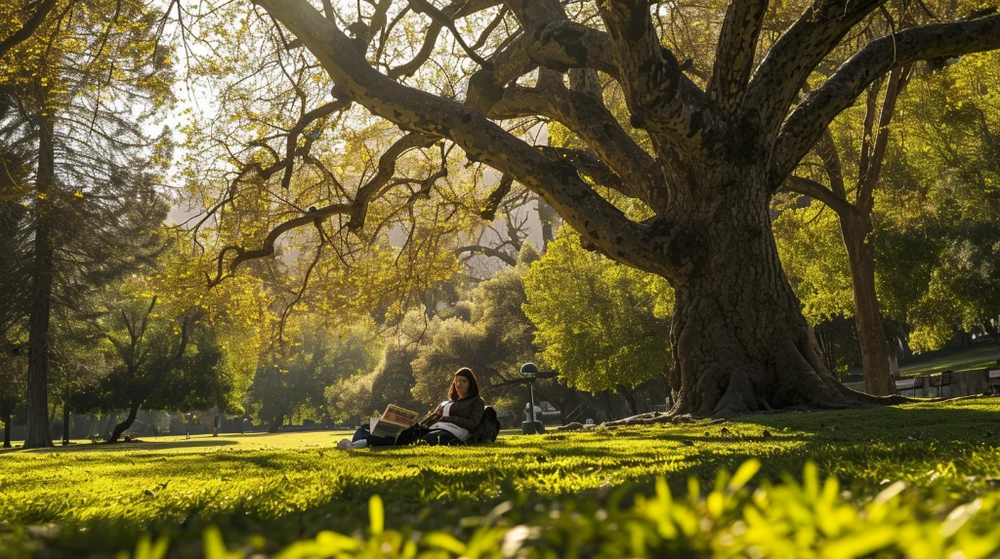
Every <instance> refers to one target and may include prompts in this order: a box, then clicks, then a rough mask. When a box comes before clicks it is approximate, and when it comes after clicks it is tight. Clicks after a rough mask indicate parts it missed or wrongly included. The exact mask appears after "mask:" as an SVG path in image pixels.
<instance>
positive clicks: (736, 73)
mask: <svg viewBox="0 0 1000 559" xmlns="http://www.w3.org/2000/svg"><path fill="white" fill-rule="evenodd" d="M767 4H768V1H767V0H734V1H732V2H730V3H729V9H728V10H726V18H725V20H724V21H723V22H722V30H721V31H720V33H719V44H718V47H717V49H716V51H715V67H714V68H713V70H712V79H711V80H709V82H708V88H707V91H708V95H709V98H710V99H711V100H712V101H714V102H715V104H716V106H718V107H719V108H720V109H722V110H723V111H726V112H733V111H734V110H735V109H736V108H737V107H738V106H739V104H740V101H742V99H743V93H744V91H745V90H746V86H747V81H748V80H749V79H750V70H751V69H752V68H753V62H754V55H755V54H756V52H757V39H758V37H759V36H760V30H761V24H762V23H763V21H764V14H765V13H766V12H767Z"/></svg>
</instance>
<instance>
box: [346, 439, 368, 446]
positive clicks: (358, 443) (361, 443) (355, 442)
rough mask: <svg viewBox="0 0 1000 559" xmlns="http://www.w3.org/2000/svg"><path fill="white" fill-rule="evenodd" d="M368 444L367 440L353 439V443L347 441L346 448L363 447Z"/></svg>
mask: <svg viewBox="0 0 1000 559" xmlns="http://www.w3.org/2000/svg"><path fill="white" fill-rule="evenodd" d="M366 446H368V441H367V440H365V439H361V440H360V441H354V442H353V443H348V444H347V448H364V447H366Z"/></svg>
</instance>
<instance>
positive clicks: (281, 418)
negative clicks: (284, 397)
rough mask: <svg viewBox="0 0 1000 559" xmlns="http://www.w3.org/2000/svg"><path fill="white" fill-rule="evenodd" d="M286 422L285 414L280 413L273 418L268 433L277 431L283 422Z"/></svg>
mask: <svg viewBox="0 0 1000 559" xmlns="http://www.w3.org/2000/svg"><path fill="white" fill-rule="evenodd" d="M284 422H285V416H283V415H279V416H278V417H275V418H274V419H272V420H271V423H270V424H269V425H268V426H267V432H268V433H277V432H278V429H281V424H282V423H284Z"/></svg>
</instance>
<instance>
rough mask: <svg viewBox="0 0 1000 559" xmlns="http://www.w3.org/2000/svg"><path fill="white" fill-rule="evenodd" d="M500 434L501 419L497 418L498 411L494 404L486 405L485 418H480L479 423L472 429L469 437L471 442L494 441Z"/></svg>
mask: <svg viewBox="0 0 1000 559" xmlns="http://www.w3.org/2000/svg"><path fill="white" fill-rule="evenodd" d="M499 434H500V420H499V419H497V411H496V410H495V409H493V407H492V406H486V409H484V410H483V418H482V419H480V420H479V425H477V426H476V428H475V429H474V430H473V431H472V436H471V437H469V442H470V443H479V444H483V443H493V442H496V440H497V435H499Z"/></svg>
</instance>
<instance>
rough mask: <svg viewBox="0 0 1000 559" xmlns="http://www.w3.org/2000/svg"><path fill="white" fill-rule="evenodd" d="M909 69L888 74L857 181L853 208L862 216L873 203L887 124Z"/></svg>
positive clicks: (886, 142) (896, 70)
mask: <svg viewBox="0 0 1000 559" xmlns="http://www.w3.org/2000/svg"><path fill="white" fill-rule="evenodd" d="M910 68H911V67H910V66H904V67H902V68H895V69H893V70H892V72H890V74H889V81H888V83H887V84H886V88H885V98H884V99H883V100H882V108H881V110H880V112H879V118H878V130H876V131H875V132H874V137H875V141H874V142H873V144H872V147H871V151H870V153H869V154H868V163H867V164H866V165H865V166H864V167H862V172H861V177H860V178H859V179H858V198H857V201H856V202H855V206H856V207H857V208H858V210H859V211H860V212H861V213H862V214H864V215H868V214H869V213H870V212H871V208H872V204H873V203H874V191H875V185H876V184H878V179H879V176H880V175H881V174H882V163H883V161H885V151H886V147H887V145H888V142H889V123H890V121H891V120H892V115H893V113H894V112H895V111H896V100H897V99H898V98H899V94H900V93H901V92H902V91H903V89H905V88H906V83H907V81H908V79H909V76H910Z"/></svg>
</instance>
